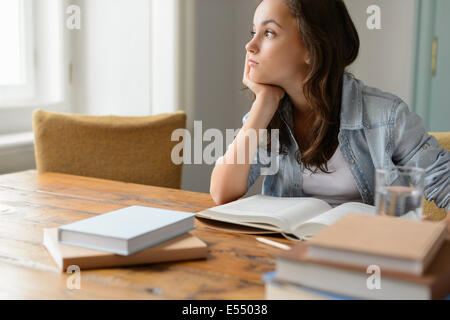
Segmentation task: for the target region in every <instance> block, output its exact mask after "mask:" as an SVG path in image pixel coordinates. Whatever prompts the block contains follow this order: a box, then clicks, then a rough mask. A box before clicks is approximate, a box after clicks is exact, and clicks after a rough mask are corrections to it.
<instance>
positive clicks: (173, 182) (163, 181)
mask: <svg viewBox="0 0 450 320" xmlns="http://www.w3.org/2000/svg"><path fill="white" fill-rule="evenodd" d="M185 127H186V114H185V113H184V112H183V111H178V112H175V113H171V114H160V115H155V116H145V117H118V116H89V115H75V114H62V113H53V112H47V111H43V110H36V111H35V112H34V113H33V131H34V137H35V158H36V167H37V170H38V172H40V173H41V172H58V173H67V174H74V175H80V176H87V177H94V178H102V179H110V180H117V181H124V182H131V183H138V184H145V185H152V186H160V187H168V188H176V189H179V188H180V187H181V173H182V164H181V165H175V164H174V163H173V162H172V160H171V152H172V148H173V147H174V146H175V145H176V144H178V143H179V141H171V135H172V131H173V130H175V129H178V128H185Z"/></svg>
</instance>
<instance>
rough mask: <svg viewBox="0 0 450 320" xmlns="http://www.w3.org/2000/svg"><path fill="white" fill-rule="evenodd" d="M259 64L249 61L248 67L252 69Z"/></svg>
mask: <svg viewBox="0 0 450 320" xmlns="http://www.w3.org/2000/svg"><path fill="white" fill-rule="evenodd" d="M258 64H259V63H258V62H256V61H255V60H251V59H250V60H248V65H249V66H250V67H255V66H257V65H258Z"/></svg>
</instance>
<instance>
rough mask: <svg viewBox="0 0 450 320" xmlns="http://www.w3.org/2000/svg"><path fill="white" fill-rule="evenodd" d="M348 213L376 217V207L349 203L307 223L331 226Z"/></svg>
mask: <svg viewBox="0 0 450 320" xmlns="http://www.w3.org/2000/svg"><path fill="white" fill-rule="evenodd" d="M348 213H364V214H367V215H372V216H374V215H375V207H374V206H371V205H368V204H365V203H360V202H347V203H344V204H341V205H339V206H337V207H335V208H333V209H331V210H328V211H327V212H324V213H322V214H320V215H318V216H316V217H314V218H312V219H311V220H309V221H307V223H318V224H322V225H325V226H330V225H332V224H333V223H335V222H337V221H338V220H339V219H341V218H342V217H344V216H345V215H347V214H348Z"/></svg>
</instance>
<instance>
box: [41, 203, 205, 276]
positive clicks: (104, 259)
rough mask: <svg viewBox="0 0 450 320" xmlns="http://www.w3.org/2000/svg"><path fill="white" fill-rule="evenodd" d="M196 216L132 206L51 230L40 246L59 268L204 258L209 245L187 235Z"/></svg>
mask: <svg viewBox="0 0 450 320" xmlns="http://www.w3.org/2000/svg"><path fill="white" fill-rule="evenodd" d="M194 218H195V215H194V214H191V213H187V212H181V211H173V210H164V209H159V208H150V207H142V206H131V207H126V208H123V209H119V210H116V211H112V212H109V213H105V214H101V215H98V216H95V217H92V218H88V219H85V220H81V221H77V222H74V223H71V224H67V225H64V226H61V227H59V228H54V229H44V239H43V244H44V246H45V247H46V248H47V250H48V251H49V253H50V255H51V256H52V258H53V260H54V261H55V262H56V264H57V265H58V267H59V269H60V270H61V271H65V270H67V268H68V267H69V266H71V265H76V266H78V267H79V268H80V269H94V268H107V267H119V266H130V265H138V264H148V263H156V262H168V261H179V260H191V259H202V258H206V255H207V245H206V244H205V243H204V242H203V241H201V240H200V239H198V238H196V237H195V236H193V235H192V234H190V233H189V231H191V230H192V229H194Z"/></svg>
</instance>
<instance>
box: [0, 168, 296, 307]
mask: <svg viewBox="0 0 450 320" xmlns="http://www.w3.org/2000/svg"><path fill="white" fill-rule="evenodd" d="M130 205H143V206H149V207H157V208H167V209H173V210H181V211H188V212H198V211H201V210H203V209H205V208H208V207H212V206H214V205H215V204H214V202H213V200H212V199H211V197H210V195H209V194H204V193H196V192H190V191H183V190H176V189H168V188H160V187H152V186H144V185H138V184H130V183H124V182H117V181H110V180H102V179H94V178H87V177H80V176H72V175H65V174H57V173H45V174H38V173H37V172H36V171H34V170H30V171H24V172H18V173H13V174H7V175H2V176H0V299H264V285H263V282H262V280H261V276H262V274H263V273H265V272H269V271H272V270H274V269H275V254H277V253H279V251H280V250H279V249H277V248H272V247H269V246H267V245H265V244H261V243H259V242H257V241H256V240H255V236H253V235H242V234H233V233H227V232H223V231H217V230H212V229H209V228H207V227H206V226H205V225H204V224H203V223H202V222H201V221H199V220H196V227H197V229H196V230H194V231H192V233H193V234H194V235H195V236H197V237H198V238H200V239H201V240H203V241H204V242H206V243H207V244H208V247H209V250H208V258H207V259H206V260H196V261H186V262H173V263H160V264H154V265H145V266H138V267H127V268H113V269H98V270H86V271H83V270H82V271H81V289H79V290H77V289H72V290H71V289H68V287H67V285H66V283H67V279H68V277H69V276H71V275H70V274H66V273H62V272H59V271H58V270H57V268H56V265H55V263H54V262H53V260H52V259H51V257H50V256H49V254H48V253H47V251H46V249H45V248H44V247H43V246H42V229H43V228H52V227H58V226H60V225H63V224H67V223H70V222H74V221H77V220H80V219H84V218H89V217H92V216H93V215H97V214H101V213H105V212H109V211H112V210H116V209H120V208H123V207H126V206H130ZM276 240H277V241H280V242H284V243H290V242H289V241H288V240H284V239H282V238H277V239H276Z"/></svg>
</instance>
